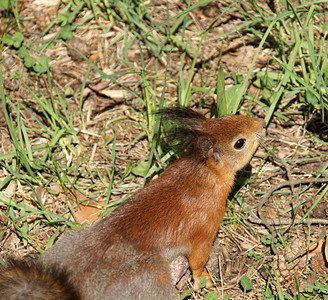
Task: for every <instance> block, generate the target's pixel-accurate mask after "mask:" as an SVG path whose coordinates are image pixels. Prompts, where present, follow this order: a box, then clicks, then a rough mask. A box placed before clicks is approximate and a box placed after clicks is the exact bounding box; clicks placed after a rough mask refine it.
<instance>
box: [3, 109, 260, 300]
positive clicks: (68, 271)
mask: <svg viewBox="0 0 328 300" xmlns="http://www.w3.org/2000/svg"><path fill="white" fill-rule="evenodd" d="M160 115H161V117H162V120H163V121H170V122H171V123H172V124H173V127H172V128H173V129H172V131H171V132H173V134H169V135H168V137H173V140H172V142H173V144H174V145H175V146H178V147H180V148H182V149H183V150H184V155H183V156H182V157H181V158H180V159H178V160H176V161H175V162H174V163H173V164H172V165H171V166H169V167H168V169H167V170H166V171H165V172H164V173H163V174H161V175H160V176H158V177H157V178H156V179H154V180H152V181H150V182H149V183H148V184H146V186H145V187H144V188H142V189H141V190H140V191H139V192H137V193H136V194H135V195H133V196H132V197H131V198H129V199H128V200H127V201H125V202H124V203H123V204H122V205H120V206H119V207H118V208H116V209H115V210H114V211H113V212H111V213H110V214H109V215H108V216H107V217H106V218H104V219H102V220H100V221H98V222H97V223H95V224H94V225H92V226H91V227H90V228H89V229H87V230H81V231H68V232H67V233H65V234H64V235H63V237H62V238H61V239H59V241H58V242H56V243H55V245H54V246H53V247H51V248H50V249H49V250H47V251H45V252H44V253H43V254H42V255H41V256H40V258H39V259H37V261H36V262H33V261H31V262H27V263H26V264H27V265H29V266H31V267H30V270H27V271H25V273H26V274H28V273H29V272H32V273H33V274H34V275H35V273H37V272H39V273H41V275H42V274H46V273H47V271H44V270H49V272H48V273H51V270H56V271H55V273H54V278H53V279H52V280H53V281H54V283H56V284H57V283H58V284H59V285H60V282H61V281H62V280H58V278H57V277H58V276H61V275H60V272H62V273H63V276H64V277H65V280H64V281H65V282H64V284H63V286H62V289H63V291H62V293H63V296H62V297H59V298H61V299H82V300H91V299H93V300H94V299H146V300H147V299H163V300H167V299H177V291H176V289H175V287H174V285H173V284H172V282H171V277H170V267H169V262H170V261H172V260H173V259H175V258H176V257H177V256H179V255H183V256H186V257H187V258H188V260H189V265H190V268H191V270H192V275H193V280H194V286H193V288H194V290H196V291H198V290H199V289H200V277H201V276H205V277H206V280H207V281H206V287H211V286H212V283H211V279H210V277H209V274H208V273H206V272H204V266H205V264H206V262H207V260H208V257H209V255H210V252H211V248H212V244H213V241H214V239H215V237H216V234H217V231H218V229H219V225H220V222H221V221H222V218H223V215H224V211H225V206H226V200H227V197H228V195H229V193H230V192H231V188H232V186H233V184H234V179H235V175H236V172H237V171H238V170H240V169H242V168H243V167H244V166H245V165H246V164H247V163H248V162H249V160H250V159H251V158H252V156H253V154H254V152H255V151H256V149H257V147H258V145H259V143H260V141H261V140H262V139H263V137H264V135H265V127H266V124H265V122H264V120H262V119H257V118H253V117H246V116H241V115H226V116H223V117H221V118H219V119H207V118H205V117H204V116H203V115H202V114H201V113H198V112H196V111H194V110H191V109H188V108H167V109H164V110H162V111H161V112H160ZM13 269H14V270H15V272H16V274H15V272H14V271H13ZM17 269H18V271H17ZM20 269H21V266H20V264H19V263H17V264H15V263H13V264H9V266H7V267H4V268H3V269H2V270H1V272H0V299H20V298H10V297H9V296H8V295H10V293H11V291H12V290H22V289H23V288H22V287H19V288H17V286H18V285H19V284H20V283H21V282H23V281H24V280H23V279H22V276H20V274H19V273H21V271H20ZM25 269H26V268H25ZM27 269H28V268H27ZM38 269H41V271H38ZM41 275H40V277H41V279H42V280H45V281H48V280H49V279H47V278H42V276H41ZM26 276H29V275H26ZM43 277H45V276H43ZM12 278H15V282H14V283H13V282H12V281H10V280H11V279H12ZM41 279H40V281H41ZM24 284H26V282H24ZM54 285H55V284H54ZM36 289H37V288H36ZM58 290H60V289H59V288H56V291H58ZM50 294H51V289H49V294H47V293H44V295H43V297H40V298H36V297H34V298H24V299H47V300H50V299H53V298H51V295H50ZM64 296H65V297H66V298H64ZM5 297H6V298H5ZM59 298H58V299H59Z"/></svg>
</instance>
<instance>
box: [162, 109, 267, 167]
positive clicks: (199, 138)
mask: <svg viewBox="0 0 328 300" xmlns="http://www.w3.org/2000/svg"><path fill="white" fill-rule="evenodd" d="M159 114H160V115H161V116H162V120H164V121H169V122H170V123H171V128H170V129H169V130H168V131H167V132H166V138H167V141H168V143H169V144H170V145H171V147H172V148H173V149H174V150H175V151H176V152H178V153H181V152H182V153H183V152H187V153H190V152H195V151H196V152H197V153H198V154H199V155H200V156H201V158H202V159H203V160H204V161H205V162H206V163H207V164H208V165H210V166H211V167H212V168H217V169H220V170H222V169H223V168H224V169H225V170H226V171H228V172H233V173H234V172H237V171H238V170H240V169H242V168H243V167H244V166H245V165H246V164H247V163H248V162H249V160H250V159H251V158H252V156H253V154H254V152H255V151H256V149H257V147H258V145H259V144H260V142H261V140H262V139H263V137H264V136H265V131H266V130H265V127H266V124H265V122H264V120H263V119H258V118H253V117H247V116H242V115H226V116H223V117H221V118H219V119H207V118H205V116H204V115H202V114H201V113H198V112H196V111H194V110H192V109H189V108H181V107H178V108H167V109H164V110H162V111H161V112H159Z"/></svg>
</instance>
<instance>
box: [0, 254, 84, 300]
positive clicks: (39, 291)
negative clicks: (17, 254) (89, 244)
mask: <svg viewBox="0 0 328 300" xmlns="http://www.w3.org/2000/svg"><path fill="white" fill-rule="evenodd" d="M67 277H68V276H67V274H66V272H63V271H61V270H59V269H58V268H56V267H50V266H48V265H47V266H45V265H44V264H43V263H42V262H40V261H38V260H14V261H11V262H10V263H8V264H7V265H6V266H4V267H2V268H1V269H0V299H7V300H19V299H25V300H55V299H63V300H73V299H74V300H77V299H79V298H80V297H79V296H78V294H77V293H76V291H75V290H74V288H73V287H71V286H70V284H69V283H68V280H67V279H68V278H67Z"/></svg>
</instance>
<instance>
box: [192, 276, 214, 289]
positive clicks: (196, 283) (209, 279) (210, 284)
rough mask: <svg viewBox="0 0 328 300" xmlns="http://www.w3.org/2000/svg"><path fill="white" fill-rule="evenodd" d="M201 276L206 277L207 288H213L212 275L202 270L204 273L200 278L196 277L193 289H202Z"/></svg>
mask: <svg viewBox="0 0 328 300" xmlns="http://www.w3.org/2000/svg"><path fill="white" fill-rule="evenodd" d="M200 277H206V285H205V287H206V288H211V287H213V283H212V280H211V276H210V275H209V274H208V273H207V272H202V274H201V275H200V276H199V277H198V278H194V286H193V289H194V291H196V292H198V293H199V291H200V284H201V282H200Z"/></svg>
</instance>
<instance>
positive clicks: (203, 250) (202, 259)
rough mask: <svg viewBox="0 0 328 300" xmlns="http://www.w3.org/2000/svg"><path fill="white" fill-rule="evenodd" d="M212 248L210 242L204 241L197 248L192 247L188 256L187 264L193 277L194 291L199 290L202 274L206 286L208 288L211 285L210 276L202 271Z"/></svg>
mask: <svg viewBox="0 0 328 300" xmlns="http://www.w3.org/2000/svg"><path fill="white" fill-rule="evenodd" d="M211 248H212V243H206V244H203V245H202V246H200V245H197V248H195V249H193V250H192V252H191V254H190V255H189V257H188V260H189V265H190V268H191V271H192V274H193V278H194V286H193V289H194V290H195V291H199V290H200V278H201V277H202V276H204V277H206V287H207V288H210V287H212V286H213V283H212V281H211V277H210V275H209V274H208V273H207V272H204V267H205V264H206V263H207V261H208V257H209V255H210V252H211Z"/></svg>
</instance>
